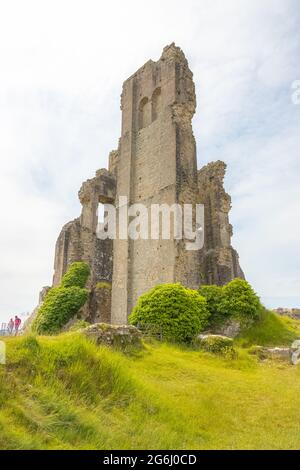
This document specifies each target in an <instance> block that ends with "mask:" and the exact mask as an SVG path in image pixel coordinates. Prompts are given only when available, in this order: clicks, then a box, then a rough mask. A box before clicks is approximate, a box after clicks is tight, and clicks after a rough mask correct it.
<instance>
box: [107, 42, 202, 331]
mask: <svg viewBox="0 0 300 470" xmlns="http://www.w3.org/2000/svg"><path fill="white" fill-rule="evenodd" d="M121 104H122V136H121V140H120V148H119V157H118V163H117V170H116V171H117V200H118V197H119V196H127V198H128V202H129V204H130V205H132V204H133V203H142V204H143V205H145V206H146V207H150V205H151V204H155V203H157V204H162V203H165V204H169V205H172V204H174V203H177V202H185V201H187V202H194V201H195V188H196V184H197V173H196V153H195V141H194V137H193V133H192V127H191V119H192V116H193V114H194V111H195V91H194V84H193V80H192V73H191V71H190V70H189V68H188V64H187V61H186V59H185V57H184V54H183V52H182V51H181V50H180V49H179V48H177V47H176V46H174V45H171V46H168V47H166V48H165V49H164V51H163V54H162V56H161V58H160V60H159V61H158V62H153V61H149V62H147V63H146V64H145V65H144V66H143V67H142V68H141V69H139V70H138V71H137V72H136V73H135V74H134V75H133V76H132V77H130V78H129V79H128V80H127V81H126V82H125V83H124V85H123V93H122V100H121ZM193 188H194V191H193ZM178 260H179V262H178ZM197 264H199V259H198V256H197V255H196V254H195V253H190V254H186V256H184V255H183V243H179V242H177V241H175V240H174V239H171V240H161V239H160V240H153V239H152V240H141V239H139V240H115V241H114V265H113V288H112V321H113V322H114V323H126V321H127V315H128V314H129V313H130V312H131V310H132V308H133V307H134V305H135V304H136V301H137V299H138V298H139V296H140V295H141V294H142V293H144V292H145V291H147V290H148V289H149V288H151V287H152V286H154V285H156V284H158V283H163V282H176V281H180V282H182V283H183V284H185V285H191V284H192V285H193V286H195V287H196V286H198V285H199V280H198V279H197V276H198V273H199V269H198V266H197Z"/></svg>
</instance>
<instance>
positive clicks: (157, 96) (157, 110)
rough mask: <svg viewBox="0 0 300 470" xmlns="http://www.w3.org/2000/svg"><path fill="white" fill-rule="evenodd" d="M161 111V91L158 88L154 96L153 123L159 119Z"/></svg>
mask: <svg viewBox="0 0 300 470" xmlns="http://www.w3.org/2000/svg"><path fill="white" fill-rule="evenodd" d="M160 111H161V89H160V88H156V90H154V92H153V95H152V122H153V121H155V119H157V117H158V115H159V113H160Z"/></svg>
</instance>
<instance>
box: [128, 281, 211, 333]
mask: <svg viewBox="0 0 300 470" xmlns="http://www.w3.org/2000/svg"><path fill="white" fill-rule="evenodd" d="M208 317H209V311H208V309H207V305H206V300H205V299H204V297H202V296H201V295H200V294H199V293H198V292H197V291H194V290H191V289H187V288H185V287H183V286H182V285H180V284H160V285H158V286H156V287H154V288H153V289H151V290H150V291H149V292H147V293H145V294H143V295H142V296H141V297H140V298H139V300H138V303H137V305H136V306H135V308H134V309H133V311H132V313H131V315H130V316H129V322H130V323H131V324H132V325H135V326H138V327H139V326H140V327H141V328H147V329H148V331H149V329H151V326H152V327H153V328H154V330H156V331H157V330H158V329H160V331H161V333H162V336H163V339H166V340H168V341H178V342H189V341H191V340H192V339H193V338H194V337H195V335H197V334H198V333H199V332H200V331H202V330H203V328H205V326H206V325H207V320H208Z"/></svg>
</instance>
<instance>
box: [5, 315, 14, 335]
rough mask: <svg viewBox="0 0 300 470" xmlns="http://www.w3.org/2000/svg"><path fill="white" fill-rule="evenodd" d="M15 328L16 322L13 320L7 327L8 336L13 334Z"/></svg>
mask: <svg viewBox="0 0 300 470" xmlns="http://www.w3.org/2000/svg"><path fill="white" fill-rule="evenodd" d="M14 326H15V322H14V321H13V319H12V318H11V319H10V320H9V322H8V326H7V331H8V334H9V335H11V334H12V332H13V329H14Z"/></svg>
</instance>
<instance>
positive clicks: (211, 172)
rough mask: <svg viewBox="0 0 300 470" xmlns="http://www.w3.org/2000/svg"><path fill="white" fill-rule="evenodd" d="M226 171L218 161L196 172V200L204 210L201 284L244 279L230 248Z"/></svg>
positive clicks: (230, 233)
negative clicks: (197, 194) (197, 189)
mask: <svg viewBox="0 0 300 470" xmlns="http://www.w3.org/2000/svg"><path fill="white" fill-rule="evenodd" d="M225 171H226V165H225V163H224V162H221V161H217V162H212V163H209V164H208V165H206V166H204V167H203V168H202V169H201V170H199V172H198V186H199V201H200V202H201V203H202V204H204V210H205V230H204V234H205V236H204V248H203V249H202V250H201V253H200V256H201V272H202V283H203V284H217V285H223V284H226V283H227V282H229V281H230V280H232V279H234V278H236V277H240V278H242V279H244V273H243V271H242V269H241V267H240V265H239V256H238V254H237V252H236V251H235V250H234V249H233V248H232V246H231V237H232V225H231V224H230V223H229V216H228V214H229V211H230V209H231V198H230V196H229V194H227V193H226V191H225V189H224V185H223V181H224V176H225Z"/></svg>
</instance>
